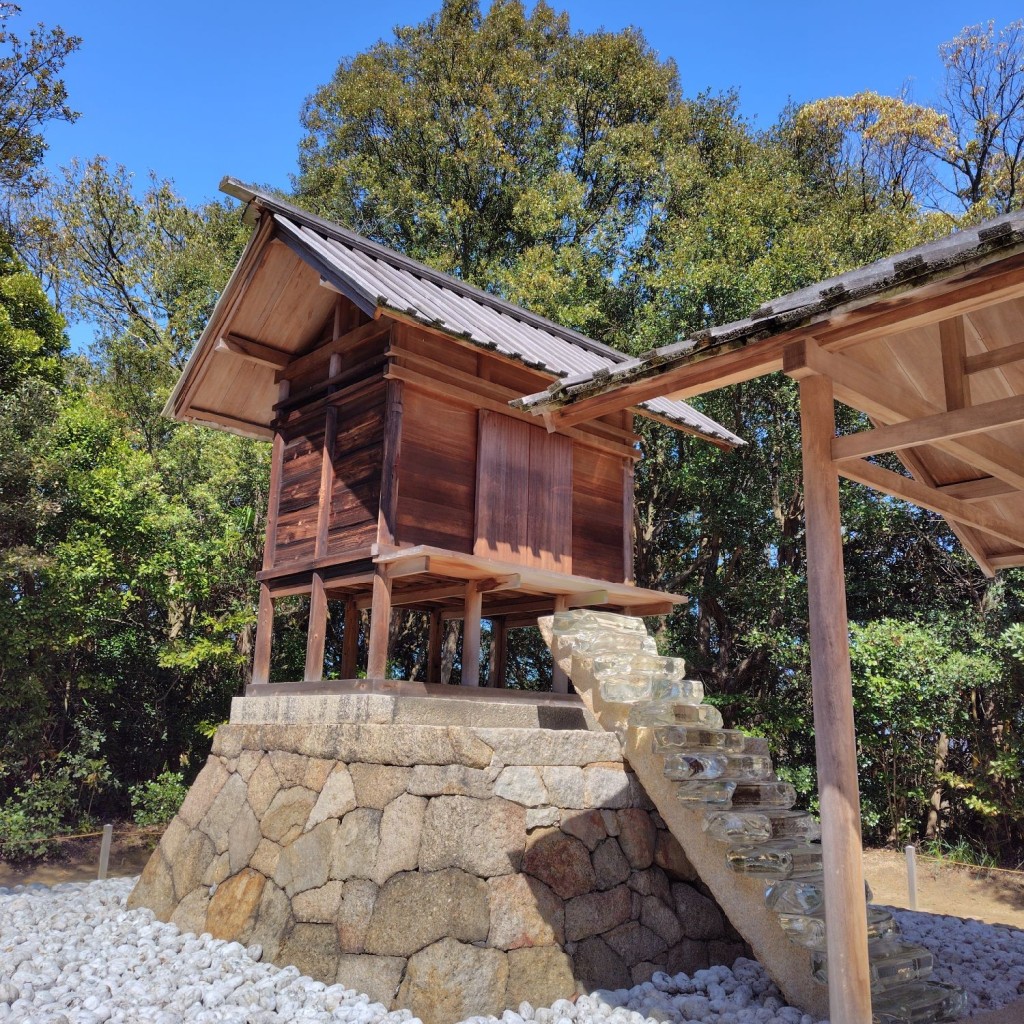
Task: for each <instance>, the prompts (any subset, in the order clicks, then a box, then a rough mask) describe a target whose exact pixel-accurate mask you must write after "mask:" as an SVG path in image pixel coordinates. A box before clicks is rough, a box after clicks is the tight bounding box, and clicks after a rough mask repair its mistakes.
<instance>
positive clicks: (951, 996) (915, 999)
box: [871, 981, 969, 1024]
mask: <svg viewBox="0 0 1024 1024" xmlns="http://www.w3.org/2000/svg"><path fill="white" fill-rule="evenodd" d="M871 1012H872V1017H873V1018H874V1020H875V1021H876V1022H877V1024H932V1022H933V1021H950V1020H960V1019H961V1018H963V1017H966V1016H967V1014H968V1012H969V1007H968V1005H967V996H966V995H964V993H963V992H961V991H960V989H958V988H954V987H953V986H952V985H946V984H944V983H942V982H938V981H917V982H913V983H912V984H910V985H902V986H900V987H899V988H897V989H890V990H887V991H883V992H875V993H873V994H872V997H871Z"/></svg>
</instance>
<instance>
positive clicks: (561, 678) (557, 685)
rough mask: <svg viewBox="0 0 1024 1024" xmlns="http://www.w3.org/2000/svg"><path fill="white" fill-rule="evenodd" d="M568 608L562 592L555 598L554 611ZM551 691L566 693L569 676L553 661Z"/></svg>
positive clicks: (567, 602)
mask: <svg viewBox="0 0 1024 1024" xmlns="http://www.w3.org/2000/svg"><path fill="white" fill-rule="evenodd" d="M568 610H569V598H568V597H566V596H565V595H564V594H563V595H561V596H559V597H556V598H555V611H556V612H565V611H568ZM551 692H552V693H568V692H569V677H568V676H567V675H566V674H565V673H564V672H563V671H562V670H561V668H559V665H558V662H557V661H556V662H555V663H554V667H553V668H552V670H551Z"/></svg>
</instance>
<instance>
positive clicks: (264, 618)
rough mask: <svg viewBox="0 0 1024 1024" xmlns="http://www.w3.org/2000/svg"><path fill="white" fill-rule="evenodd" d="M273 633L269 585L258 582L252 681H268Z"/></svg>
mask: <svg viewBox="0 0 1024 1024" xmlns="http://www.w3.org/2000/svg"><path fill="white" fill-rule="evenodd" d="M273 633H274V599H273V598H272V597H271V596H270V587H268V586H267V585H266V583H261V584H260V606H259V611H258V612H257V614H256V642H255V644H253V648H254V649H253V657H252V681H253V683H254V684H259V683H269V682H270V645H271V641H272V638H273Z"/></svg>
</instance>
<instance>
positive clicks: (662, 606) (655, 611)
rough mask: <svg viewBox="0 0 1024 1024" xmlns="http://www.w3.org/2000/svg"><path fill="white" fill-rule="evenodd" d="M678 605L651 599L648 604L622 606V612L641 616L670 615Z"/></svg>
mask: <svg viewBox="0 0 1024 1024" xmlns="http://www.w3.org/2000/svg"><path fill="white" fill-rule="evenodd" d="M678 607H680V606H679V605H677V604H673V603H672V602H671V601H653V602H651V603H649V604H631V605H625V606H623V614H625V615H638V616H640V617H641V618H642V617H643V616H645V615H670V614H671V613H672V611H673V610H674V609H675V608H678Z"/></svg>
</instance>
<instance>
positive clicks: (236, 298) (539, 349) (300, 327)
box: [164, 178, 743, 447]
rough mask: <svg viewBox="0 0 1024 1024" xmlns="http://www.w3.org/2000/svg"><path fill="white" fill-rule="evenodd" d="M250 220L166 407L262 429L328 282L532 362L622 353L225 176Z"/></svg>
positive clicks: (686, 409) (611, 358)
mask: <svg viewBox="0 0 1024 1024" xmlns="http://www.w3.org/2000/svg"><path fill="white" fill-rule="evenodd" d="M221 189H222V191H224V192H226V193H227V194H228V195H231V196H234V197H235V198H237V199H240V200H242V201H243V202H244V203H246V204H247V206H246V216H247V217H248V218H250V219H251V220H252V221H253V222H254V223H256V224H257V225H258V226H257V229H256V231H255V232H254V234H253V236H252V238H251V239H250V241H249V244H248V246H247V247H246V249H245V252H244V253H243V254H242V257H241V259H240V261H239V263H238V266H237V267H236V269H235V272H234V274H233V275H232V277H231V279H230V281H229V282H228V284H227V287H226V288H225V289H224V292H223V293H222V295H221V297H220V299H219V301H218V303H217V305H216V307H215V309H214V311H213V314H212V316H211V318H210V321H209V323H208V325H207V328H206V330H205V331H204V332H203V335H202V337H201V338H200V340H199V344H198V345H197V346H196V349H195V351H194V352H193V353H192V355H191V357H190V359H189V361H188V364H187V365H186V367H185V370H184V372H183V373H182V376H181V378H180V380H179V381H178V384H177V386H176V387H175V389H174V391H173V392H172V393H171V396H170V398H169V399H168V401H167V405H166V407H165V409H164V413H165V415H167V416H170V417H173V418H175V419H181V420H188V421H192V422H196V423H204V424H207V425H209V426H214V427H218V428H219V429H222V430H223V429H227V430H231V431H234V432H236V433H239V434H243V435H247V436H251V437H262V438H270V437H271V436H272V430H271V423H272V421H273V419H274V415H275V409H274V404H275V402H277V400H278V391H277V383H276V379H275V377H276V374H277V373H278V371H280V370H283V369H284V368H285V367H286V366H288V365H290V364H292V363H294V362H295V361H296V360H299V359H301V358H302V356H303V355H304V354H306V353H308V352H310V351H311V350H312V349H314V348H315V347H316V346H317V345H318V343H319V341H320V339H321V337H322V334H323V328H324V324H325V323H326V322H327V321H328V320H329V318H330V317H331V316H332V315H333V310H334V306H335V300H336V298H337V295H338V294H339V293H340V294H342V295H344V296H345V297H346V298H348V299H349V300H350V301H351V302H353V303H354V304H355V305H356V306H358V307H359V309H361V310H362V312H363V313H364V314H366V315H367V316H369V317H370V318H371V319H373V320H377V319H380V318H389V319H398V320H406V321H410V320H411V321H412V322H414V323H416V324H417V325H419V326H423V327H427V328H429V329H431V330H434V331H437V332H439V333H441V334H444V335H447V336H449V337H451V338H453V339H457V340H458V342H459V343H462V344H469V345H472V346H477V347H479V348H483V349H486V350H489V351H492V352H496V353H498V354H500V355H502V356H504V357H506V358H508V359H510V360H515V361H517V362H520V363H522V364H523V365H525V366H528V367H531V368H532V369H535V370H537V371H538V372H539V373H540V374H543V377H542V378H540V382H541V383H543V380H544V379H545V378H546V379H547V380H552V381H553V380H557V379H558V378H559V377H564V376H567V375H569V374H581V373H583V374H602V373H608V372H610V371H611V370H612V369H613V368H614V367H616V366H618V365H619V364H621V363H624V362H626V361H627V359H628V357H627V356H626V355H625V354H624V353H622V352H618V351H617V350H615V349H613V348H610V347H609V346H607V345H603V344H601V343H600V342H597V341H594V340H593V339H591V338H587V337H585V336H584V335H582V334H579V333H577V332H576V331H572V330H569V329H568V328H565V327H561V326H559V325H558V324H555V323H553V322H552V321H550V320H546V319H544V318H543V317H540V316H537V315H536V314H533V313H530V312H529V311H528V310H525V309H522V308H521V307H519V306H515V305H513V304H512V303H510V302H506V301H504V300H503V299H500V298H498V297H497V296H495V295H491V294H489V293H487V292H483V291H480V290H478V289H476V288H473V287H471V286H470V285H467V284H466V283H465V282H463V281H459V280H458V279H456V278H454V277H451V276H449V275H447V274H443V273H440V272H439V271H436V270H433V269H431V268H429V267H427V266H425V265H423V264H421V263H417V262H416V261H415V260H412V259H409V258H408V257H406V256H403V255H401V254H400V253H397V252H394V251H392V250H391V249H388V248H386V247H384V246H382V245H379V244H377V243H376V242H373V241H370V240H369V239H366V238H363V237H361V236H360V235H357V234H354V233H353V232H351V231H347V230H345V229H344V228H342V227H339V226H338V225H337V224H332V223H330V222H329V221H326V220H323V219H322V218H319V217H315V216H313V215H312V214H309V213H306V212H305V211H304V210H300V209H299V208H298V207H295V206H293V205H291V204H290V203H287V202H284V201H282V200H281V199H278V198H277V197H275V196H272V195H270V194H268V193H266V192H262V191H260V190H259V189H255V188H252V187H250V186H248V185H244V184H242V183H241V182H239V181H237V180H235V179H234V178H225V179H223V181H222V182H221ZM635 411H636V412H637V413H638V414H639V415H641V416H647V417H650V418H652V419H656V420H659V421H662V422H665V423H668V424H669V425H670V426H672V427H674V428H675V429H677V430H682V431H685V432H687V433H692V434H696V435H699V436H701V437H704V438H706V439H707V440H709V441H711V442H712V443H714V444H718V445H721V446H723V447H733V446H735V445H739V444H742V443H743V441H742V440H741V439H740V438H739V437H737V436H736V435H735V434H733V433H732V432H731V431H729V430H726V429H725V428H724V427H722V426H720V425H719V424H717V423H715V422H714V421H713V420H711V419H709V418H708V417H706V416H704V415H702V414H701V413H699V412H697V410H695V409H693V408H691V407H690V406H689V405H687V404H686V403H685V402H683V401H680V400H675V399H666V398H662V397H660V396H657V395H652V396H650V397H649V398H648V399H645V400H644V401H643V402H642V403H640V405H639V407H638V408H637V409H636V410H635Z"/></svg>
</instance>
